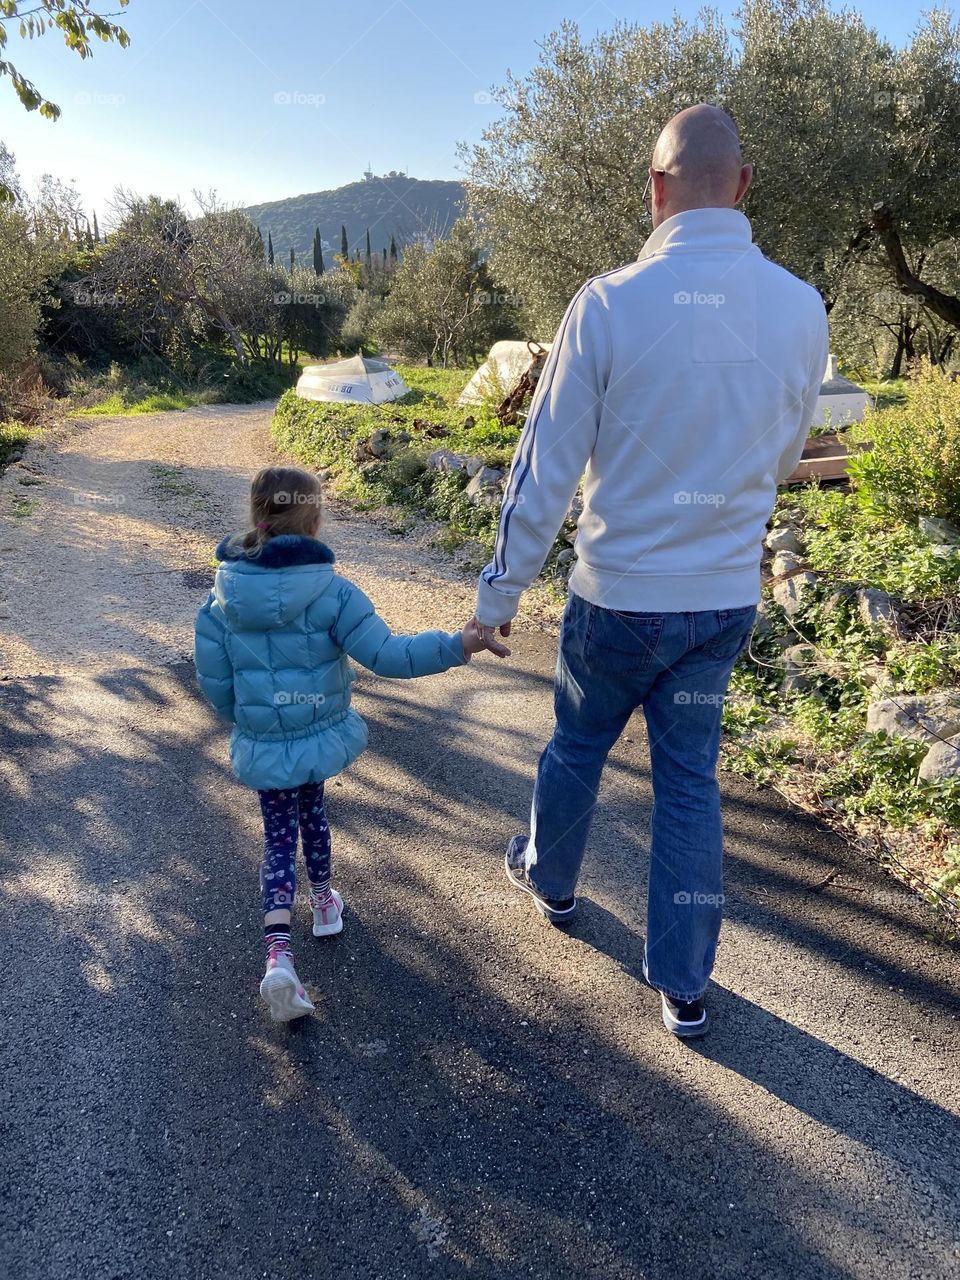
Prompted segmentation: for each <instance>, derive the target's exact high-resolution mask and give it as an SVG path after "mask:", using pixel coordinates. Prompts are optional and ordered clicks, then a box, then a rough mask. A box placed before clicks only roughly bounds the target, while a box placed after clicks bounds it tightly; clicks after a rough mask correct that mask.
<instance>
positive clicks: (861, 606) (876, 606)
mask: <svg viewBox="0 0 960 1280" xmlns="http://www.w3.org/2000/svg"><path fill="white" fill-rule="evenodd" d="M857 612H858V613H859V614H860V620H861V622H865V623H866V624H867V625H868V626H871V627H882V628H883V630H884V631H888V632H890V633H891V634H892V635H895V636H898V635H900V633H901V631H902V627H901V625H900V615H899V614H898V613H897V609H896V606H895V605H894V603H893V597H892V596H889V595H888V594H887V593H886V591H880V590H879V588H877V587H861V588H860V590H859V591H858V592H857Z"/></svg>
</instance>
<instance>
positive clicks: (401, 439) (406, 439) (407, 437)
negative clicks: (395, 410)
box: [397, 431, 413, 444]
mask: <svg viewBox="0 0 960 1280" xmlns="http://www.w3.org/2000/svg"><path fill="white" fill-rule="evenodd" d="M412 439H413V436H412V435H411V434H410V432H409V431H398V432H397V444H409V443H410V441H411V440H412Z"/></svg>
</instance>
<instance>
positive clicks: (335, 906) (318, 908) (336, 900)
mask: <svg viewBox="0 0 960 1280" xmlns="http://www.w3.org/2000/svg"><path fill="white" fill-rule="evenodd" d="M310 910H311V911H312V912H313V936H314V937H315V938H329V937H330V936H331V935H332V934H334V933H339V932H340V930H341V929H342V928H343V899H342V898H341V897H340V895H339V893H337V891H336V889H331V890H330V896H329V897H328V898H327V899H326V901H325V902H321V903H318V904H317V905H314V901H313V896H312V895H311V898H310Z"/></svg>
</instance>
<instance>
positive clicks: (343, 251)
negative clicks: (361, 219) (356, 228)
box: [340, 226, 350, 262]
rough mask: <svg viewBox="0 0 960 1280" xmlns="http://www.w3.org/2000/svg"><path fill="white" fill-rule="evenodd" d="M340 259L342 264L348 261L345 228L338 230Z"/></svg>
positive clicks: (347, 242)
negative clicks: (342, 261)
mask: <svg viewBox="0 0 960 1280" xmlns="http://www.w3.org/2000/svg"><path fill="white" fill-rule="evenodd" d="M340 257H341V258H343V260H344V262H349V261H350V243H349V241H348V240H347V228H346V227H344V226H341V228H340Z"/></svg>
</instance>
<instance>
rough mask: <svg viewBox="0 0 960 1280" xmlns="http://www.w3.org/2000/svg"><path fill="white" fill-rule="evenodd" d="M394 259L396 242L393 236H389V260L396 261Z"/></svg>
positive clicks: (395, 256) (395, 258)
mask: <svg viewBox="0 0 960 1280" xmlns="http://www.w3.org/2000/svg"><path fill="white" fill-rule="evenodd" d="M396 260H397V242H396V240H394V238H393V236H391V237H390V261H391V262H396Z"/></svg>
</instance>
